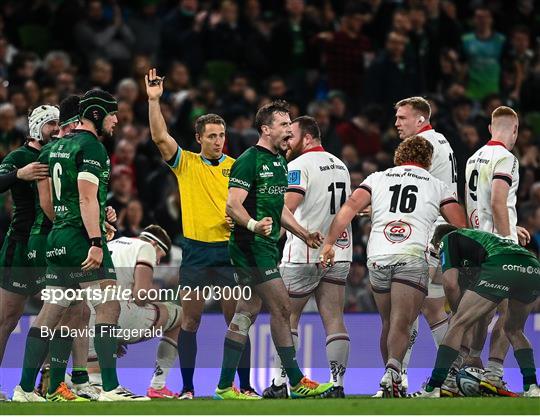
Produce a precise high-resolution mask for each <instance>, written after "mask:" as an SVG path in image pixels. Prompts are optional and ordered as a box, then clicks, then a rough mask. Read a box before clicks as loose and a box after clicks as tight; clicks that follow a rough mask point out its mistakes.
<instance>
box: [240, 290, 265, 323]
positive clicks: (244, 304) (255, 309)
mask: <svg viewBox="0 0 540 417" xmlns="http://www.w3.org/2000/svg"><path fill="white" fill-rule="evenodd" d="M244 290H245V289H244ZM262 305H263V301H262V299H261V297H259V295H258V294H257V293H256V292H255V291H253V290H251V288H250V291H242V297H241V298H240V299H239V300H238V301H237V302H236V311H235V313H238V314H243V315H245V316H248V317H249V318H250V319H251V322H252V323H254V322H255V319H256V318H257V315H258V314H259V312H260V311H261V308H262Z"/></svg>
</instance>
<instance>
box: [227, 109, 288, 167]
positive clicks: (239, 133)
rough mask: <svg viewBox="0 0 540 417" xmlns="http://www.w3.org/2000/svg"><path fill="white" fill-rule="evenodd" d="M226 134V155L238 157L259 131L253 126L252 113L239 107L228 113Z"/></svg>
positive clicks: (252, 142) (251, 143)
mask: <svg viewBox="0 0 540 417" xmlns="http://www.w3.org/2000/svg"><path fill="white" fill-rule="evenodd" d="M291 119H292V118H291ZM226 136H227V151H228V155H230V156H232V157H233V158H238V157H239V156H240V155H241V154H242V153H243V152H244V151H245V150H246V149H248V148H249V147H250V146H253V145H255V144H256V143H257V141H258V140H259V133H258V132H257V130H256V129H255V128H254V127H253V121H252V115H251V114H249V113H248V112H247V111H246V110H241V109H239V110H238V111H237V112H236V113H235V114H233V115H230V121H229V123H228V124H227V135H226Z"/></svg>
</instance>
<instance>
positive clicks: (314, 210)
mask: <svg viewBox="0 0 540 417" xmlns="http://www.w3.org/2000/svg"><path fill="white" fill-rule="evenodd" d="M287 167H288V170H289V186H288V188H287V192H296V193H300V194H302V195H303V196H304V199H303V200H302V202H301V203H300V205H299V206H298V208H297V209H296V211H295V213H294V217H295V218H296V221H297V222H298V223H299V224H300V225H302V226H303V227H305V228H306V229H307V230H309V231H310V232H315V231H319V232H321V233H322V234H323V235H324V236H326V235H327V234H328V231H329V230H330V224H331V223H332V220H334V217H335V215H336V213H337V212H338V211H339V209H340V208H341V206H342V205H343V204H344V203H345V201H347V199H348V198H349V196H350V195H351V177H350V175H349V170H348V169H347V167H346V166H345V164H344V163H343V162H342V161H341V160H340V159H339V158H337V157H336V156H334V155H332V154H331V153H328V152H325V150H324V149H323V147H322V146H318V147H315V148H312V149H310V150H308V151H307V152H305V153H303V154H302V155H300V156H299V157H298V158H296V159H295V160H294V161H291V162H289V164H288V165H287ZM334 250H335V252H336V257H335V260H336V262H340V261H351V260H352V231H351V226H350V225H349V226H348V227H347V229H346V230H345V231H344V232H343V234H342V235H341V236H340V237H339V239H338V240H337V241H336V244H335V245H334ZM320 251H321V249H311V248H309V247H308V246H307V245H306V244H305V242H304V241H303V240H301V239H299V238H297V237H296V236H294V235H293V234H292V233H290V232H287V242H286V243H285V248H284V249H283V258H282V262H291V263H318V262H319V253H320Z"/></svg>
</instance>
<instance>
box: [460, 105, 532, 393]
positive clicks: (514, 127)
mask: <svg viewBox="0 0 540 417" xmlns="http://www.w3.org/2000/svg"><path fill="white" fill-rule="evenodd" d="M518 128H519V119H518V115H517V114H516V112H515V111H514V110H512V109H511V108H510V107H506V106H500V107H497V108H496V109H495V110H494V111H493V113H492V114H491V124H490V126H489V130H490V133H491V140H489V141H488V142H487V143H486V144H485V145H484V146H482V147H481V148H480V149H479V150H478V151H476V152H475V153H474V155H473V156H471V157H470V158H469V160H468V161H467V165H466V171H465V178H466V186H465V195H466V204H467V217H468V219H469V222H470V224H471V225H472V227H474V228H477V229H480V230H483V231H486V232H491V233H496V234H498V235H500V236H503V237H507V238H509V239H512V240H513V241H514V242H516V243H520V244H522V245H526V244H527V243H528V242H529V241H530V235H529V233H528V232H527V230H526V229H525V228H522V227H519V226H518V225H517V212H516V202H517V189H518V186H519V161H518V159H517V158H516V157H515V156H514V155H513V154H512V153H511V152H510V151H511V150H512V149H513V148H514V145H515V143H516V140H517V135H518ZM452 289H453V292H454V294H456V295H454V296H453V297H452V298H457V297H458V295H459V294H460V289H459V286H458V284H457V282H456V283H453V286H452ZM507 305H508V302H507V300H505V301H504V302H502V303H501V304H500V305H499V309H498V311H499V313H500V315H499V319H498V320H497V323H496V324H495V326H494V328H493V332H492V335H491V343H490V352H489V360H488V363H487V366H486V374H485V375H484V377H485V381H482V387H483V389H485V390H486V391H488V393H493V394H497V395H502V396H507V395H512V393H509V392H508V390H507V388H506V384H505V383H504V381H503V380H502V377H503V362H504V358H505V357H506V353H507V352H508V348H509V346H510V344H509V341H508V338H507V337H506V336H505V334H504V330H503V323H504V317H505V315H506V310H507ZM493 313H494V312H493ZM492 318H493V314H490V315H488V316H487V317H486V320H485V321H484V322H483V323H481V324H479V327H478V329H477V331H475V332H474V338H473V341H472V345H471V351H470V355H471V356H473V357H478V356H479V355H480V352H481V350H482V347H483V345H484V342H485V338H486V335H487V326H488V324H489V323H490V321H491V319H492Z"/></svg>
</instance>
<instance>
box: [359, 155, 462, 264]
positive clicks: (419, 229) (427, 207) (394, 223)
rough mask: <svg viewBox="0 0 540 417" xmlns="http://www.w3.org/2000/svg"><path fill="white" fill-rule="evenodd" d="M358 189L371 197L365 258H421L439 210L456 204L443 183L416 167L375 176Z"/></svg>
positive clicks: (424, 255)
mask: <svg viewBox="0 0 540 417" xmlns="http://www.w3.org/2000/svg"><path fill="white" fill-rule="evenodd" d="M360 188H363V189H364V190H366V191H367V192H369V193H370V194H371V223H372V225H371V233H370V235H369V241H368V247H367V255H368V258H370V257H373V256H387V255H409V256H417V257H423V258H425V257H426V255H427V250H428V243H429V240H430V237H431V233H432V231H433V224H434V223H435V221H436V220H437V217H438V216H439V213H440V208H441V207H442V206H444V205H445V204H449V203H455V202H457V201H456V199H455V197H454V194H453V192H452V191H451V190H450V189H449V188H448V186H447V185H446V184H445V183H443V182H442V181H440V180H439V179H437V178H435V177H434V176H433V175H431V174H430V173H429V172H428V171H426V170H425V169H423V168H421V167H419V166H416V165H401V166H397V167H394V168H390V169H387V170H386V171H383V172H375V173H373V174H371V175H370V176H369V177H367V178H366V179H365V180H364V182H363V183H362V184H360Z"/></svg>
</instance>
